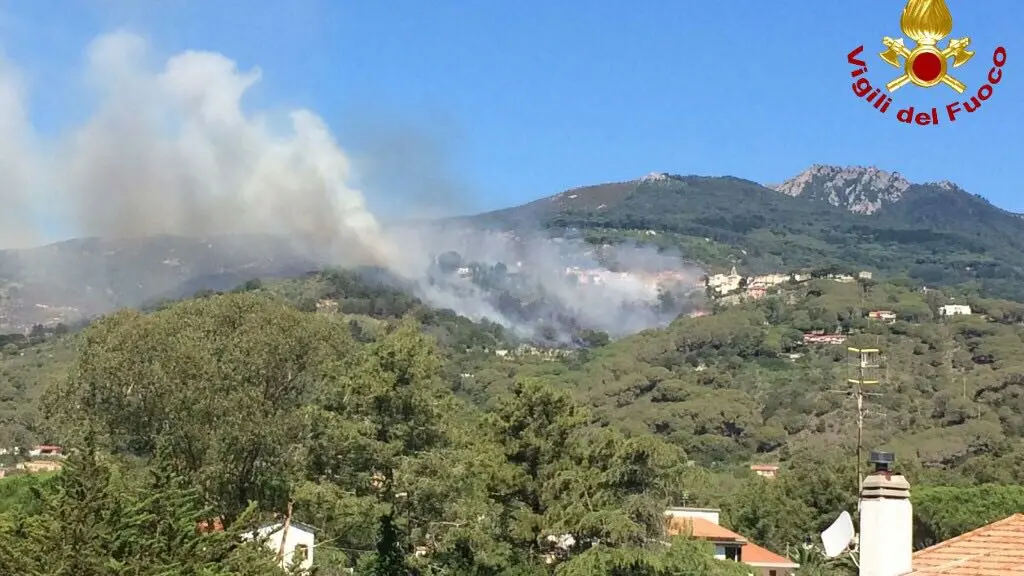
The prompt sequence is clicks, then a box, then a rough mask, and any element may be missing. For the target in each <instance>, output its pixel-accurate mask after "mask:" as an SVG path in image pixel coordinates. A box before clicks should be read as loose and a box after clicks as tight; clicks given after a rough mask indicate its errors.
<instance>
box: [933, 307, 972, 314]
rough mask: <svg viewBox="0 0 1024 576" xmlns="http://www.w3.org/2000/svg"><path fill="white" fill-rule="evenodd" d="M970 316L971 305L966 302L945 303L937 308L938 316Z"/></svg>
mask: <svg viewBox="0 0 1024 576" xmlns="http://www.w3.org/2000/svg"><path fill="white" fill-rule="evenodd" d="M961 314H962V315H964V316H970V315H971V307H970V306H968V305H966V304H946V305H945V306H942V307H941V308H939V316H959V315H961Z"/></svg>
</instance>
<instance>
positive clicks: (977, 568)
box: [907, 514, 1024, 576]
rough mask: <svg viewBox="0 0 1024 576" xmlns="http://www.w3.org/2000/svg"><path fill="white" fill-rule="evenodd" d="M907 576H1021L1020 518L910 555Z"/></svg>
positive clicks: (1023, 542)
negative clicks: (911, 558) (911, 566)
mask: <svg viewBox="0 0 1024 576" xmlns="http://www.w3.org/2000/svg"><path fill="white" fill-rule="evenodd" d="M913 568H914V571H913V572H911V573H910V574H908V575H907V576H1024V514H1014V515H1013V516H1010V517H1009V518H1004V519H1002V520H999V521H997V522H993V523H992V524H989V525H987V526H982V527H981V528H978V529H977V530H972V531H970V532H967V533H966V534H961V535H960V536H957V537H956V538H951V539H949V540H946V541H945V542H940V543H938V544H936V545H934V546H931V547H928V548H925V549H924V550H919V551H917V552H915V553H914V558H913Z"/></svg>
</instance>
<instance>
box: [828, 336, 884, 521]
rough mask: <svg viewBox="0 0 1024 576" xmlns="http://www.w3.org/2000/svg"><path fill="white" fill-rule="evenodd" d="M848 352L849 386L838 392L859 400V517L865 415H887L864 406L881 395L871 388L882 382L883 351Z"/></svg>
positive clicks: (851, 349)
mask: <svg viewBox="0 0 1024 576" xmlns="http://www.w3.org/2000/svg"><path fill="white" fill-rule="evenodd" d="M846 352H847V373H846V383H847V384H848V385H849V388H847V389H843V390H836V392H841V393H844V394H849V395H851V396H853V398H854V400H855V401H856V402H857V514H858V517H859V515H860V491H861V488H862V487H863V482H864V475H863V467H864V417H865V416H868V415H871V414H879V415H882V416H884V415H885V414H884V413H883V412H880V411H876V410H870V409H868V408H866V407H865V406H864V400H865V397H867V396H881V394H880V393H878V392H871V391H870V390H871V389H872V388H877V387H878V385H879V384H881V369H882V351H881V350H879V349H878V348H853V347H849V348H847V349H846Z"/></svg>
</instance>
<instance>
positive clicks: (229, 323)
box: [0, 272, 1024, 575]
mask: <svg viewBox="0 0 1024 576" xmlns="http://www.w3.org/2000/svg"><path fill="white" fill-rule="evenodd" d="M950 302H956V303H968V304H970V305H971V306H972V308H973V309H974V311H975V314H972V315H971V316H967V317H960V318H953V319H948V320H947V319H940V318H939V317H938V315H937V313H936V312H937V308H938V306H940V305H942V304H946V303H950ZM872 310H891V311H893V312H895V313H896V315H897V319H896V320H895V321H894V322H892V323H891V324H890V323H884V322H880V321H877V320H873V319H869V318H868V317H867V313H868V312H869V311H872ZM715 312H716V313H715V314H714V315H712V316H709V317H701V318H680V319H678V320H677V321H676V322H674V323H673V324H672V325H671V326H670V327H669V328H667V329H665V330H651V331H647V332H644V333H640V334H637V335H635V336H633V337H630V338H625V339H622V340H618V341H615V342H610V341H608V339H607V338H605V337H604V336H603V335H601V334H599V333H593V334H590V335H589V336H588V340H587V341H588V344H589V346H588V347H587V348H584V349H577V350H571V351H564V352H557V353H556V352H551V351H546V350H538V349H535V348H532V347H521V346H520V345H521V344H522V343H521V342H518V341H516V340H515V339H513V338H510V337H509V336H508V335H507V334H506V333H505V332H504V331H503V330H502V329H501V328H500V327H499V326H497V325H493V324H477V323H473V322H470V321H468V320H466V319H464V318H460V317H458V316H456V315H454V314H451V313H447V312H443V311H436V310H432V309H429V308H427V307H425V306H423V305H422V304H421V303H419V302H417V301H416V300H415V299H412V298H410V297H408V296H406V295H404V294H402V293H401V292H398V291H396V290H393V289H390V288H387V287H385V286H384V285H380V284H373V283H366V282H365V281H361V280H360V279H359V278H357V277H356V276H355V275H354V274H352V273H345V272H330V273H323V274H316V275H312V276H309V277H306V278H302V279H296V280H291V281H283V282H274V283H268V284H262V283H260V282H250V283H248V284H247V285H245V286H242V287H239V289H238V290H237V291H236V293H234V294H227V295H218V294H216V293H204V294H198V295H197V297H196V298H194V299H191V300H188V301H185V302H181V303H166V304H162V305H159V306H156V307H155V309H154V310H151V311H149V312H127V311H126V312H121V313H118V314H115V315H112V316H110V317H108V318H105V319H103V320H100V321H98V322H96V323H94V324H93V325H92V326H90V327H89V328H87V329H86V330H85V331H83V332H78V333H74V334H52V333H51V334H46V333H39V334H37V335H36V337H35V340H34V341H33V340H32V339H28V340H25V341H21V340H19V341H17V342H10V343H8V345H7V346H6V347H5V348H4V357H3V372H2V373H0V374H2V375H3V379H4V380H3V382H0V393H2V394H3V396H4V398H5V416H4V434H5V438H7V439H9V440H8V441H9V442H13V443H16V444H19V443H20V444H22V445H28V444H30V443H33V442H42V441H56V442H61V443H65V444H67V445H69V446H78V447H81V448H87V450H86V451H84V452H79V453H78V454H77V455H76V456H73V457H72V458H71V459H70V460H69V466H68V469H67V470H66V471H65V472H63V473H61V474H60V475H59V476H58V477H57V478H58V480H56V481H49V480H47V481H45V482H44V484H45V486H44V491H43V493H42V498H43V499H42V500H39V499H38V498H39V496H34V495H33V493H32V492H31V491H25V490H20V489H16V488H17V486H15V485H13V484H12V485H9V486H11V489H10V491H8V492H6V493H4V492H3V490H0V500H3V502H4V503H3V504H2V506H0V513H3V516H0V529H2V530H4V532H5V536H4V542H5V544H4V546H3V548H2V550H0V563H3V565H4V566H15V567H17V572H18V573H33V570H37V571H38V573H42V574H51V573H52V574H56V573H58V572H47V571H46V570H45V569H43V568H40V567H41V566H43V565H44V563H45V562H46V560H47V559H48V558H52V557H55V556H60V555H62V554H71V552H70V550H71V548H69V547H71V546H76V545H77V544H75V542H81V543H82V545H83V546H84V543H85V542H86V540H88V541H89V542H93V544H91V545H90V546H91V547H90V548H88V550H91V552H89V553H88V554H85V555H81V556H82V559H81V561H79V560H75V561H74V562H79V563H77V564H76V563H74V562H72V563H70V564H68V566H73V567H75V569H76V570H79V571H78V572H73V573H75V574H92V573H99V572H90V571H89V570H91V569H92V568H89V564H88V562H97V561H99V560H97V559H96V558H92V559H90V556H89V554H93V555H98V556H102V555H104V554H114V555H115V556H116V559H117V561H119V562H125V563H126V564H125V566H128V567H130V568H126V570H135V569H139V570H141V569H143V568H145V569H152V570H157V569H158V568H160V569H170V567H175V568H176V569H178V568H179V567H181V566H198V565H199V564H188V562H194V563H201V562H207V563H209V564H210V566H218V568H216V569H217V570H221V571H220V572H216V571H214V572H210V573H211V574H234V573H256V572H254V571H255V570H256V569H257V568H252V570H254V571H253V572H244V570H243V569H242V568H238V567H239V566H242V565H251V566H257V565H261V564H260V563H261V562H263V561H264V560H261V558H262V556H260V554H258V553H257V552H256V551H253V550H248V551H247V550H246V549H238V548H237V547H235V546H234V545H233V544H231V543H230V541H226V542H227V543H223V542H222V543H221V544H218V546H221V547H220V548H213V549H212V550H214V552H211V554H214V556H216V558H214V556H211V557H203V558H195V559H191V560H190V559H186V558H183V557H181V556H180V555H179V556H175V555H174V554H172V553H168V554H167V555H165V556H162V557H160V558H159V559H156V560H145V561H142V560H130V558H129V555H126V554H128V552H111V550H112V549H113V548H111V546H113V544H112V541H109V543H108V540H105V539H106V538H113V537H114V536H113V534H116V533H120V534H135V535H137V536H130V537H129V536H125V538H136V537H137V538H138V539H139V540H138V542H135V543H134V544H132V545H131V546H129V547H127V548H124V549H123V550H126V551H129V552H130V551H131V550H140V549H142V548H144V547H146V546H150V544H146V542H147V540H146V536H145V533H146V532H147V531H152V530H157V531H160V530H178V531H179V532H178V533H180V534H181V537H182V538H186V537H188V538H200V536H198V535H195V534H194V533H193V532H189V531H188V530H186V529H185V528H182V527H183V526H185V527H186V528H187V526H188V521H189V520H188V519H189V518H195V519H196V521H198V520H199V519H201V518H204V517H212V516H214V515H217V516H223V517H224V518H225V519H226V521H227V522H228V524H229V525H231V526H234V528H232V530H236V532H237V530H241V529H242V528H243V527H244V526H246V525H251V523H252V522H254V521H255V520H256V519H258V518H264V517H268V516H270V515H273V514H275V513H278V514H279V513H281V512H282V511H283V510H285V509H286V508H287V505H288V503H289V502H291V503H292V504H293V507H294V510H295V515H296V516H295V518H296V520H297V521H301V522H304V523H308V524H311V525H313V526H316V527H317V528H318V530H320V531H322V532H321V533H320V534H318V538H320V539H322V541H324V542H329V544H324V545H323V548H322V550H323V552H322V553H321V552H320V550H321V549H320V548H319V547H318V556H317V558H318V560H317V563H318V564H320V565H321V566H322V567H323V572H321V573H322V574H339V573H343V572H340V571H339V570H341V569H342V568H346V567H350V566H351V567H355V568H356V569H357V571H358V573H361V574H362V573H365V574H370V573H377V574H379V573H390V572H380V571H379V570H385V569H387V566H389V565H391V564H389V563H395V564H400V565H408V566H419V567H420V568H419V569H420V570H430V572H421V573H435V574H481V575H483V574H546V573H550V571H551V570H556V571H557V573H558V574H605V573H607V574H612V573H615V572H613V567H614V566H647V567H648V568H643V569H644V570H647V572H636V573H641V574H662V573H664V574H675V573H679V571H680V570H691V571H696V572H694V573H702V574H711V575H714V574H719V573H721V574H731V573H732V572H731V570H732V569H733V568H735V566H733V565H728V564H719V563H717V562H714V561H712V560H711V559H710V555H709V554H708V553H706V552H700V553H698V549H699V548H700V547H701V545H700V544H699V543H696V542H692V543H681V544H679V545H677V546H676V547H674V548H672V549H671V551H668V550H667V549H664V548H662V547H661V545H660V544H657V542H658V541H659V540H660V539H663V536H662V535H661V511H662V510H663V509H664V507H665V506H669V505H678V504H680V503H683V502H686V503H689V504H691V505H693V504H697V505H707V506H717V507H721V508H723V514H724V518H723V520H724V521H725V523H726V524H727V525H729V526H730V527H731V528H733V529H735V530H737V531H739V532H740V533H742V534H744V535H746V536H747V537H749V538H751V539H752V540H753V541H755V542H758V543H759V544H762V545H765V546H768V547H771V548H773V549H775V550H777V551H779V552H782V553H785V552H786V550H787V549H790V550H791V551H792V552H791V553H792V554H793V555H794V557H798V558H799V560H798V561H800V562H801V563H802V564H803V565H804V568H803V571H802V572H801V573H802V574H844V573H846V572H844V571H845V570H847V569H848V568H847V567H844V565H842V564H841V563H839V564H836V563H834V562H833V563H831V564H830V563H827V562H825V561H824V559H823V558H821V557H820V554H819V555H818V556H815V554H818V553H813V551H811V552H808V551H802V552H797V551H796V548H795V547H796V546H797V545H799V544H801V543H802V542H804V541H805V539H807V538H811V539H812V540H813V539H814V538H816V535H817V533H818V532H819V531H820V530H821V529H823V528H824V527H825V526H827V525H828V523H829V522H831V520H832V519H834V518H835V516H836V515H837V514H838V512H839V511H840V510H844V509H845V510H851V509H852V505H853V502H854V498H855V486H856V477H855V471H854V468H855V466H854V459H853V454H854V446H853V444H852V442H851V440H850V439H851V438H853V437H854V434H853V433H852V432H853V430H854V428H853V425H854V423H853V415H854V413H853V410H852V404H851V401H850V398H849V396H848V395H847V394H846V392H848V391H849V390H848V388H845V387H844V386H845V385H844V381H845V379H846V377H847V375H848V374H847V363H846V361H847V353H846V349H845V348H846V345H811V346H807V345H805V344H804V342H803V335H804V332H807V331H815V330H821V331H826V332H830V333H831V332H841V333H844V334H846V335H847V337H848V341H847V343H846V344H848V345H860V346H872V347H877V348H880V349H881V350H882V351H883V352H884V355H885V360H886V368H885V369H884V370H883V373H882V374H883V376H882V382H881V384H880V385H879V386H878V388H877V392H878V393H879V394H880V395H879V396H875V397H871V398H869V403H870V405H871V407H872V409H873V411H874V412H875V415H874V416H871V417H869V419H868V425H867V439H866V444H867V445H868V446H870V447H881V446H887V447H890V448H893V449H894V450H895V452H896V453H897V459H898V465H899V467H900V469H901V470H903V471H904V472H905V473H907V474H908V476H909V477H910V479H911V481H912V482H913V483H914V485H915V487H916V488H915V491H914V498H915V503H916V511H917V512H916V514H917V522H918V528H917V541H918V542H917V543H918V545H925V544H928V543H931V542H934V541H935V540H937V539H942V538H947V537H949V536H952V535H955V534H957V533H960V532H962V531H964V530H967V529H970V528H973V527H975V526H978V525H980V524H983V523H985V522H987V521H990V520H994V519H996V518H999V517H1002V516H1005V515H1008V514H1010V513H1012V512H1016V511H1020V510H1022V509H1024V491H1021V490H1018V489H1016V488H1015V487H1014V486H1013V485H1019V484H1020V483H1021V482H1022V481H1024V477H1022V476H1021V470H1024V467H1022V466H1021V463H1022V462H1024V440H1022V438H1024V425H1022V424H1021V420H1020V414H1021V412H1022V408H1024V406H1019V405H1018V404H1019V399H1020V396H1021V394H1020V391H1019V390H1018V389H1017V388H1018V387H1019V386H1020V382H1018V380H1019V378H1018V374H1019V373H1020V372H1021V368H1022V367H1021V366H1020V365H1019V364H1020V362H1022V361H1024V360H1021V359H1022V358H1024V324H1022V323H1024V305H1020V304H1016V303H1013V302H1008V301H999V300H989V299H983V298H981V297H980V296H979V295H978V294H977V290H976V289H975V288H972V287H971V286H966V287H962V288H961V289H959V290H957V291H954V290H948V291H945V292H940V291H935V290H930V291H922V290H921V288H920V286H918V285H916V284H915V283H914V282H912V281H909V280H903V281H890V282H880V283H873V282H871V281H861V282H857V283H841V282H835V281H830V280H826V279H819V280H815V281H812V282H810V283H803V284H788V285H782V286H780V287H779V288H778V291H777V292H775V293H773V294H770V295H769V296H767V297H766V298H764V299H762V300H760V301H756V302H749V303H746V304H742V305H738V306H729V307H721V308H719V309H717V310H716V311H715ZM51 355H52V357H51ZM44 389H45V390H46V392H45V393H44V392H43V390H44ZM90 450H91V451H90ZM752 462H770V463H779V464H780V465H781V472H780V476H779V478H778V480H777V481H775V482H766V481H765V480H764V479H762V478H759V477H756V476H754V475H753V474H752V473H751V472H750V470H749V464H750V463H752ZM33 478H36V477H33ZM15 481H16V482H19V483H22V484H23V483H24V482H25V481H27V480H25V479H21V478H18V479H10V480H0V488H3V487H4V486H5V485H7V484H6V483H7V482H15ZM996 484H1006V485H1007V486H1005V487H1003V486H997V485H996ZM4 494H6V496H5V495H4ZM143 494H156V495H157V497H156V500H155V501H154V500H152V499H151V498H150V499H147V498H144V497H143ZM122 495H127V496H125V497H124V498H121V501H122V503H121V504H118V506H121V508H117V509H119V510H124V512H123V513H118V514H110V513H108V512H109V510H111V509H113V508H112V507H114V504H113V501H115V500H118V498H120V497H121V496H122ZM954 501H955V502H956V503H957V504H956V506H955V507H953V508H951V507H950V505H949V503H950V502H954ZM171 502H177V503H179V504H174V508H175V510H176V512H175V514H174V515H167V516H166V517H165V518H164V519H163V520H158V519H153V520H152V521H151V522H156V524H138V523H137V522H136V521H135V520H132V519H131V518H132V517H131V514H135V513H142V512H139V511H145V510H150V512H146V513H147V514H151V513H154V512H152V510H153V509H152V508H146V507H147V506H148V507H152V506H171V504H170V503H171ZM250 502H254V503H255V504H253V505H252V506H254V508H251V507H250ZM87 503H90V504H87ZM5 510H6V512H4V511H5ZM132 510H136V512H132ZM58 518H61V519H62V520H60V521H57V520H56V519H58ZM160 522H166V524H161V523H160ZM26 523H27V524H26ZM79 525H80V526H81V530H84V531H77V532H73V533H74V534H76V535H77V536H75V538H79V539H78V540H76V539H75V538H71V537H69V536H68V533H66V532H65V530H79V528H73V527H74V526H79ZM19 526H34V528H32V529H31V530H26V529H25V528H19ZM86 526H88V527H89V529H88V530H85V528H84V527H86ZM236 532H232V533H236ZM565 533H571V534H573V535H574V537H575V538H576V543H575V544H574V545H572V546H569V547H568V548H564V549H563V548H559V547H558V546H555V545H554V544H553V543H552V542H551V541H550V540H549V539H548V538H547V537H548V536H558V535H560V534H565ZM189 534H191V535H189ZM597 541H600V542H601V546H599V547H593V544H594V542H597ZM196 545H199V541H198V540H197V541H196ZM132 546H134V547H132ZM417 550H419V551H420V552H421V554H420V555H416V554H414V552H416V551H417ZM217 555H219V556H217ZM250 556H252V557H251V558H250ZM546 557H551V558H554V560H553V563H551V564H547V563H546V561H545V560H544V558H546ZM76 558H77V556H76ZM217 558H219V560H217ZM69 562H71V561H70V560H69ZM132 562H136V563H135V564H132ZM139 562H149V564H145V566H143V564H139ZM246 563H249V564H246ZM232 566H234V568H232ZM637 569H638V570H639V569H640V568H637ZM211 570H213V568H211ZM232 570H243V571H242V572H237V571H235V572H233V571H232ZM374 570H378V571H377V572H374ZM659 570H661V571H659ZM130 573H133V574H134V573H136V572H130ZM146 573H148V572H146ZM154 573H155V572H154ZM630 573H631V574H632V573H633V572H630Z"/></svg>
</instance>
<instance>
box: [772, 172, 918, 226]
mask: <svg viewBox="0 0 1024 576" xmlns="http://www.w3.org/2000/svg"><path fill="white" fill-rule="evenodd" d="M909 187H910V182H909V181H907V179H906V178H904V177H903V176H902V175H900V173H898V172H886V171H885V170H879V169H878V168H875V167H873V166H871V167H864V166H845V167H843V166H828V165H823V164H815V165H813V166H811V167H810V168H808V169H807V170H804V171H803V172H801V173H800V174H798V175H797V176H795V177H793V178H790V179H789V180H786V181H785V182H783V183H782V184H778V185H776V186H770V188H772V189H774V190H776V191H778V192H781V193H783V194H786V195H789V196H801V197H805V198H811V199H817V200H822V201H825V202H828V203H829V204H831V205H833V206H838V207H840V208H845V209H847V210H849V211H850V212H854V213H856V214H873V213H875V212H877V211H878V210H880V209H881V208H882V207H883V206H884V205H886V204H892V203H893V202H898V201H899V200H900V199H901V198H902V197H903V193H904V192H906V190H907V188H909Z"/></svg>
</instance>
